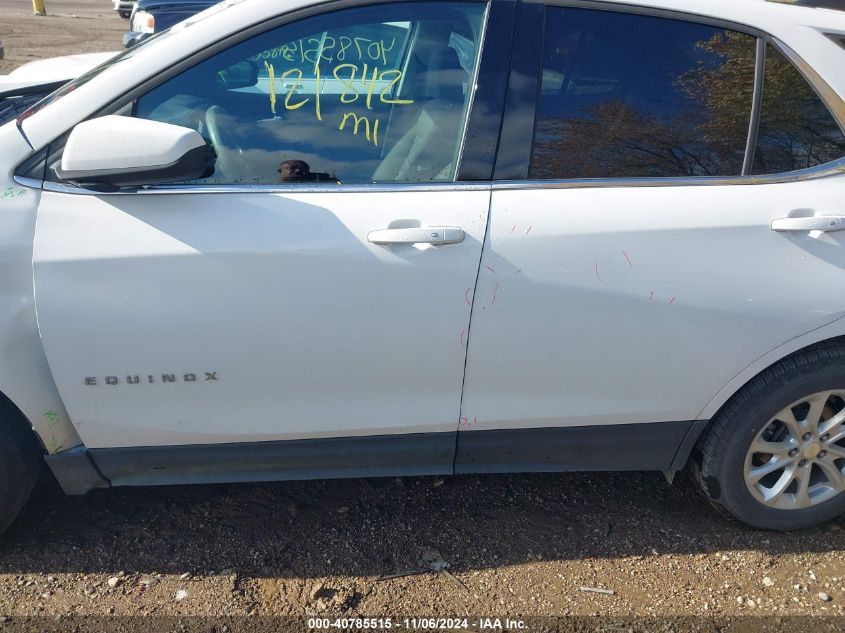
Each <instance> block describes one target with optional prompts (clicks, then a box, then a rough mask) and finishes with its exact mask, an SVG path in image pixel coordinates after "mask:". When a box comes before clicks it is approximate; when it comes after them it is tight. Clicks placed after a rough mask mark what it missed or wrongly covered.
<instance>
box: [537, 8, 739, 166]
mask: <svg viewBox="0 0 845 633" xmlns="http://www.w3.org/2000/svg"><path fill="white" fill-rule="evenodd" d="M755 50H756V39H755V38H754V37H752V36H750V35H745V34H743V33H737V32H735V31H730V30H726V29H724V28H719V27H713V26H707V25H703V24H696V23H693V22H687V21H681V20H674V19H667V18H660V17H652V16H644V15H636V14H631V13H615V12H610V11H599V10H591V9H579V8H549V9H548V12H547V17H546V33H545V45H544V52H543V75H542V83H541V88H540V96H539V101H538V107H537V116H536V124H535V132H534V144H533V148H532V158H531V165H530V171H529V177H531V178H538V179H563V178H625V177H682V176H732V175H739V174H740V173H741V172H742V167H743V159H744V156H745V149H746V145H747V137H748V127H749V122H750V119H751V106H752V96H753V91H754V66H755Z"/></svg>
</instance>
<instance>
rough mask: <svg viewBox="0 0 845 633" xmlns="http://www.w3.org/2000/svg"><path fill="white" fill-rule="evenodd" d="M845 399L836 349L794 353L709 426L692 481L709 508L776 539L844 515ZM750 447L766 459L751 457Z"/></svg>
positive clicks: (840, 350) (842, 355) (841, 354)
mask: <svg viewBox="0 0 845 633" xmlns="http://www.w3.org/2000/svg"><path fill="white" fill-rule="evenodd" d="M829 391H830V392H833V393H831V394H830V395H827V392H829ZM837 392H841V394H842V395H840V394H838V393H837ZM844 395H845V344H843V343H841V342H840V343H834V344H828V345H824V346H817V347H814V348H809V349H807V350H805V351H802V352H798V353H796V354H794V355H793V356H790V357H788V358H786V359H784V360H782V361H781V362H779V363H778V364H776V365H774V366H772V367H770V368H769V369H767V370H765V371H764V372H763V373H761V374H760V375H758V376H757V377H756V378H754V379H753V380H752V381H751V382H750V383H748V384H747V385H746V386H745V387H743V388H742V389H741V390H740V391H739V392H738V393H737V394H735V395H734V396H733V398H731V400H729V401H728V403H727V404H725V406H723V407H722V409H721V410H720V411H719V413H718V414H717V415H716V416H715V417H714V418H713V420H712V423H711V425H710V428H709V429H708V431H707V432H706V434H705V435H704V436H703V437H702V438H701V439H700V440H699V443H698V445H697V447H696V451H695V455H694V460H693V464H692V466H693V467H692V470H693V474H694V475H695V478H696V480H697V481H698V483H699V486H700V487H701V489H702V491H703V492H704V494H705V495H706V496H707V498H708V499H709V500H710V502H711V503H712V504H713V505H714V507H715V508H716V509H717V510H719V511H720V512H722V513H723V514H726V515H728V516H729V517H732V518H735V519H738V520H739V521H742V522H743V523H746V524H748V525H750V526H752V527H756V528H762V529H767V530H778V531H788V530H798V529H802V528H807V527H811V526H814V525H818V524H819V523H823V522H825V521H828V520H830V519H833V518H835V517H836V516H838V515H840V514H842V513H843V512H845V491H843V489H842V484H843V483H845V439H842V437H840V438H839V439H837V437H838V435H839V434H841V433H842V431H843V429H845V424H841V423H840V415H839V414H840V412H841V418H842V419H845V398H843V396H844ZM819 403H820V404H819ZM805 411H806V413H805ZM814 411H822V413H821V415H820V416H815V415H814V413H813V412H814ZM790 413H791V414H792V417H791V418H790ZM816 417H817V418H818V420H819V421H818V423H817V424H816V427H817V430H815V431H814V430H813V428H814V425H813V419H815V418H816ZM781 419H783V420H785V421H782V420H781ZM829 429H833V430H832V431H830V430H829ZM825 433H826V434H827V440H824V437H825ZM752 442H753V443H754V444H753V446H754V448H755V449H757V448H760V447H765V448H767V449H771V450H772V452H771V454H769V453H767V452H765V451H756V450H752ZM787 448H788V449H789V450H788V451H787V450H786V449H787ZM775 449H776V450H775ZM825 449H830V450H829V451H828V450H825ZM814 453H816V454H815V455H814ZM839 456H842V458H840V457H839ZM784 464H786V465H785V466H784ZM834 468H835V470H834ZM769 470H771V471H772V472H769V473H768V474H766V475H765V476H763V477H762V478H760V474H761V473H765V472H767V471H769ZM837 472H838V473H839V476H841V480H840V479H839V476H838V475H837ZM787 481H789V484H788V485H786V483H785V482H787ZM802 482H803V483H804V485H803V488H802V487H801V484H802ZM778 491H780V492H778ZM767 500H768V501H767Z"/></svg>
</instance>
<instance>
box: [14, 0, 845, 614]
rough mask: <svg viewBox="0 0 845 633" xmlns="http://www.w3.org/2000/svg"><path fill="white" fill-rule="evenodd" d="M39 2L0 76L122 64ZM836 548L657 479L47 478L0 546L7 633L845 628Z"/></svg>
mask: <svg viewBox="0 0 845 633" xmlns="http://www.w3.org/2000/svg"><path fill="white" fill-rule="evenodd" d="M46 2H47V9H48V12H49V13H50V15H49V16H48V17H45V18H37V17H33V16H32V15H31V9H30V3H29V0H2V5H0V39H2V40H3V41H4V43H5V45H6V60H5V61H2V62H0V72H8V71H9V70H10V69H12V68H13V67H15V66H17V65H19V64H21V63H23V62H25V61H29V60H32V59H36V58H39V57H49V56H56V55H64V54H70V53H80V52H89V51H99V50H118V49H119V47H120V44H119V42H120V37H121V34H122V32H123V30H125V28H126V21H124V20H121V19H119V18H118V17H117V16H116V14H115V13H114V12H113V11H112V10H111V7H110V4H109V2H108V0H74V1H60V0H46ZM74 16H75V17H74ZM844 544H845V519H840V520H839V521H837V522H835V523H832V524H828V525H826V526H824V527H821V528H818V529H815V530H810V531H806V532H803V533H799V534H773V533H765V532H758V531H752V530H749V529H745V528H742V527H739V526H736V525H732V524H730V523H728V522H726V521H725V520H724V519H722V518H720V517H718V516H717V515H715V514H714V513H713V512H712V511H711V510H710V509H709V508H708V506H707V504H706V503H705V502H704V500H703V499H702V498H701V497H700V496H699V495H698V494H697V492H696V491H695V489H694V487H693V485H692V484H691V482H690V481H689V480H688V479H687V478H685V477H681V478H680V481H677V482H676V483H675V485H674V486H673V487H669V486H668V485H667V484H666V483H665V481H664V480H663V478H662V477H661V476H660V475H659V474H655V473H646V474H638V473H634V474H575V475H535V476H494V477H455V478H447V479H445V480H443V479H438V478H416V479H404V480H392V479H391V480H383V481H369V480H368V481H363V480H347V481H330V482H302V483H280V484H261V485H241V486H209V487H179V488H170V489H124V490H112V491H97V492H94V493H91V494H89V495H88V496H86V497H82V498H66V497H64V496H62V494H61V493H60V492H59V491H58V489H57V487H56V485H55V483H53V482H52V480H51V479H50V478H49V476H45V478H44V480H43V482H42V483H41V484H40V485H39V487H38V489H37V491H36V494H35V495H34V497H33V499H32V500H31V502H30V503H29V505H28V506H27V508H26V509H25V511H24V513H23V515H22V516H21V518H20V520H19V521H18V522H17V523H16V524H15V526H14V527H13V528H12V530H11V531H10V532H9V533H8V534H7V535H6V537H5V538H4V539H3V541H2V543H0V616H3V617H0V631H2V630H4V628H8V627H9V626H10V624H14V623H15V622H20V621H21V618H23V617H25V616H49V617H50V620H49V622H51V623H52V622H54V621H55V620H54V618H56V617H57V616H61V617H66V616H81V615H89V614H90V615H111V614H115V615H142V614H153V615H158V616H220V615H287V616H302V615H303V614H319V615H332V616H334V615H345V616H350V615H368V616H416V617H421V616H431V615H440V616H457V615H472V616H490V617H502V618H503V617H505V616H534V615H583V616H586V615H591V614H597V615H605V616H613V617H615V618H618V619H627V618H630V617H633V616H646V617H647V616H662V617H666V616H703V617H704V619H701V620H691V621H687V624H689V623H690V622H693V623H698V624H699V625H702V626H704V627H705V628H707V627H713V626H715V625H714V624H713V623H714V620H712V619H707V618H713V617H719V618H725V617H731V618H734V624H736V623H737V622H739V623H746V624H747V623H749V622H759V621H761V620H760V619H759V617H758V618H757V619H752V618H748V617H747V616H797V615H813V616H830V615H843V609H845V553H843V549H842V548H843V545H844ZM446 564H448V567H445V568H444V565H446ZM440 568H444V569H445V571H440V572H435V571H430V570H432V569H440ZM424 570H429V571H427V572H426V573H416V572H421V571H424ZM411 572H414V573H411ZM394 574H398V577H395V578H386V579H385V578H383V577H384V576H391V575H394ZM582 586H584V587H591V588H598V589H605V590H609V591H611V592H612V594H605V593H596V592H587V591H581V590H580V587H582ZM6 618H9V619H8V620H6ZM737 618H738V619H737ZM61 621H62V620H61V619H59V622H61ZM109 622H111V621H109ZM160 622H165V620H161V621H160ZM174 622H175V621H174ZM792 622H793V623H794V621H792ZM799 622H803V623H804V624H805V625H807V626H808V627H810V628H819V625H820V624H821V622H820V620H817V619H815V620H802V621H799ZM168 626H169V625H168ZM250 626H251V628H252V625H250ZM680 628H683V626H681V627H680ZM776 628H777V625H776ZM591 630H593V629H591ZM623 630H624V629H623ZM653 630H664V629H661V628H659V627H656V628H655V629H653ZM732 630H735V629H732ZM840 630H841V622H840Z"/></svg>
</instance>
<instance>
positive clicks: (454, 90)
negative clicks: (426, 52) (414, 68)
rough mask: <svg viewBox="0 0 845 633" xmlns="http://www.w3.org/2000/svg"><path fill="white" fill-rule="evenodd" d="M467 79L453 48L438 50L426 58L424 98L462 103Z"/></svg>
mask: <svg viewBox="0 0 845 633" xmlns="http://www.w3.org/2000/svg"><path fill="white" fill-rule="evenodd" d="M467 79H468V75H467V73H466V71H465V70H464V69H463V67H461V63H460V61H459V60H458V53H457V52H455V49H453V48H448V47H447V48H440V49H438V50H436V51H435V52H433V53H432V54H431V56H430V57H429V58H428V70H427V71H426V73H425V96H426V97H427V98H428V99H436V100H438V101H447V102H450V103H460V104H462V103H463V102H464V84H465V83H466V81H467Z"/></svg>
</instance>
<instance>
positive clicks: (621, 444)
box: [0, 0, 845, 529]
mask: <svg viewBox="0 0 845 633" xmlns="http://www.w3.org/2000/svg"><path fill="white" fill-rule="evenodd" d="M279 7H280V5H279V3H278V2H277V1H276V0H246V1H244V2H228V3H223V4H221V5H217V6H216V7H213V8H212V9H209V10H208V11H206V12H204V13H202V14H200V15H198V16H196V17H194V18H191V19H189V20H188V21H186V22H184V23H182V24H180V25H179V26H177V27H174V29H172V30H170V31H168V32H165V33H162V34H159V35H157V36H154V37H153V38H151V39H149V40H148V41H146V42H144V43H143V44H142V45H140V46H138V47H135V48H133V49H131V50H130V51H128V52H127V53H125V54H123V55H121V56H118V57H116V58H114V59H113V60H110V61H109V62H107V63H106V64H105V65H103V66H101V67H99V68H98V69H95V70H94V71H92V72H90V73H87V74H86V75H83V76H82V77H80V78H79V79H77V80H75V81H73V82H71V83H70V84H68V85H67V86H65V87H63V88H62V89H60V90H59V91H58V92H56V93H54V94H53V95H51V96H50V97H48V98H47V99H45V100H44V101H42V102H41V103H39V104H38V105H36V106H34V107H33V108H31V109H30V110H28V111H27V112H26V113H24V114H23V115H22V116H21V117H19V118H18V120H17V122H16V123H9V124H8V125H6V126H4V127H2V128H0V205H1V206H0V209H2V212H0V266H2V271H3V274H2V280H3V281H2V284H0V323H2V325H0V391H2V393H3V394H4V396H3V403H4V404H3V406H4V409H3V410H4V412H5V413H4V417H3V419H2V425H0V434H2V441H0V465H2V469H0V512H2V515H0V522H2V526H5V525H7V524H8V523H9V522H10V521H11V520H12V518H13V516H14V515H15V513H16V512H17V510H18V509H19V507H20V505H21V504H22V503H23V500H24V499H25V498H26V496H27V494H28V492H29V490H30V488H31V485H32V481H33V479H34V474H35V472H36V470H37V466H38V464H39V463H40V460H41V455H42V454H45V455H46V461H47V463H48V464H49V466H50V468H51V469H52V471H53V473H54V474H55V475H56V477H57V478H58V480H59V481H60V482H61V484H62V486H63V487H64V488H65V490H66V491H67V492H68V493H73V494H79V493H83V492H85V491H87V490H89V489H91V488H94V487H106V486H126V485H158V484H171V483H201V482H222V481H247V480H249V481H252V480H270V479H290V478H312V477H359V476H387V475H390V476H394V475H405V474H408V475H410V474H446V473H479V472H513V471H565V470H578V469H586V470H591V469H592V470H594V469H617V470H649V469H650V470H662V471H665V472H666V473H667V474H671V473H674V472H676V471H678V470H680V469H683V468H684V467H686V466H687V465H688V464H689V465H691V466H692V468H693V470H694V472H695V473H697V477H698V480H699V481H700V483H701V486H702V488H703V490H704V492H705V493H706V495H707V496H708V497H709V499H710V500H711V501H712V502H713V503H714V504H715V505H716V506H717V507H718V508H720V509H722V510H724V511H726V512H727V513H729V514H730V515H732V516H734V517H737V518H739V519H740V520H742V521H745V522H746V523H748V524H751V525H754V526H758V527H764V528H771V529H795V528H800V527H804V526H808V525H813V524H816V523H818V522H820V521H824V520H827V519H830V518H831V517H834V516H836V515H837V514H839V513H841V512H842V511H843V510H845V425H844V424H843V422H845V320H844V319H843V318H842V317H843V315H845V297H844V296H843V293H842V292H841V289H842V286H843V282H845V271H843V269H845V242H843V236H845V233H843V232H842V229H845V134H843V128H845V72H843V70H844V69H845V50H843V46H842V40H843V37H845V14H842V13H839V12H836V11H832V10H827V9H812V8H804V7H793V6H786V5H782V4H773V3H770V2H764V1H762V0H683V1H682V2H679V1H678V0H615V1H614V2H612V3H611V2H604V1H601V0H595V1H584V0H549V1H547V2H543V1H522V2H513V1H510V0H490V1H487V2H484V1H476V0H459V1H455V2H433V1H428V0H423V1H413V2H394V1H386V2H379V3H374V2H372V1H371V0H355V1H349V0H343V1H342V2H321V3H319V4H317V3H313V2H310V1H309V0H298V1H297V2H292V3H285V4H284V7H285V8H284V10H282V9H280V8H279ZM36 219H37V220H36Z"/></svg>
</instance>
